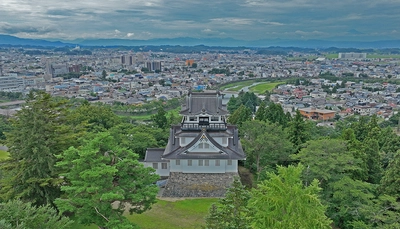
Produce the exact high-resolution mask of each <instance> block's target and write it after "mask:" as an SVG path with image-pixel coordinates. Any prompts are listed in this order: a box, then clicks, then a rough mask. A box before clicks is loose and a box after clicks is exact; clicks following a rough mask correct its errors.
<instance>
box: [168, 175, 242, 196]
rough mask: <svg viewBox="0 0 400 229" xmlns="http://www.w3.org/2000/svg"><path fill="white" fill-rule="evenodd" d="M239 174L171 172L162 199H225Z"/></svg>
mask: <svg viewBox="0 0 400 229" xmlns="http://www.w3.org/2000/svg"><path fill="white" fill-rule="evenodd" d="M235 176H237V177H238V176H239V174H238V173H177V172H171V173H170V176H169V178H168V181H167V184H166V186H165V189H164V191H163V193H162V197H223V196H225V192H226V189H227V188H229V187H230V186H231V184H232V183H233V178H234V177H235Z"/></svg>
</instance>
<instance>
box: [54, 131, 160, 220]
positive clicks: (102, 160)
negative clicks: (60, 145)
mask: <svg viewBox="0 0 400 229" xmlns="http://www.w3.org/2000/svg"><path fill="white" fill-rule="evenodd" d="M58 157H59V158H60V159H61V160H60V161H59V162H58V163H57V166H58V167H61V168H62V169H63V170H64V171H67V172H65V173H63V174H61V175H62V176H64V177H65V179H66V181H67V183H66V184H64V185H63V186H62V187H61V189H62V190H63V191H64V192H65V196H63V197H62V198H58V199H57V200H56V205H57V207H58V209H59V210H60V211H61V212H72V213H74V214H75V218H76V220H77V221H78V222H79V223H81V224H86V225H89V224H92V223H94V224H96V225H98V226H99V227H101V228H134V225H132V224H131V223H130V222H129V221H128V220H127V219H126V218H125V217H124V216H123V213H124V211H125V210H128V211H129V213H133V212H135V213H142V212H144V211H146V210H147V209H149V208H150V207H151V205H152V204H153V203H155V197H156V194H157V192H158V187H157V186H155V184H154V183H155V182H156V181H157V179H158V178H159V177H158V175H156V174H155V173H154V170H153V169H152V168H144V167H143V165H142V164H141V163H139V161H138V160H137V159H138V155H137V154H134V153H133V152H131V151H130V150H127V149H125V148H122V147H120V146H118V145H117V144H116V143H115V140H114V138H113V137H112V136H111V135H110V134H109V133H107V132H103V133H98V134H97V135H96V136H95V137H94V138H93V139H92V140H88V141H86V142H85V144H84V145H83V146H82V147H79V148H75V147H70V148H69V149H68V150H66V151H64V153H63V154H60V155H59V156H58Z"/></svg>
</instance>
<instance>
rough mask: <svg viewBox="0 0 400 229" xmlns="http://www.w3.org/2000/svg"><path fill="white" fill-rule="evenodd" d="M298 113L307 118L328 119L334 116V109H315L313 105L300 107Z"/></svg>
mask: <svg viewBox="0 0 400 229" xmlns="http://www.w3.org/2000/svg"><path fill="white" fill-rule="evenodd" d="M299 111H300V114H301V115H303V116H304V117H306V118H308V119H313V120H329V119H333V118H334V117H335V114H336V111H332V110H326V109H317V108H315V107H307V108H300V109H299Z"/></svg>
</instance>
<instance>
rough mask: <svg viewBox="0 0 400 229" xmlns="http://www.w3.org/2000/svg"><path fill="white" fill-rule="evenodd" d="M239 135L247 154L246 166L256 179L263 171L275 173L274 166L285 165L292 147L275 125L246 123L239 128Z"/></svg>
mask: <svg viewBox="0 0 400 229" xmlns="http://www.w3.org/2000/svg"><path fill="white" fill-rule="evenodd" d="M239 130H240V135H241V136H242V137H241V142H242V144H243V147H244V150H245V151H246V153H247V159H246V165H248V166H249V167H250V169H252V170H253V171H255V172H256V173H257V176H258V178H260V176H262V175H264V174H265V172H264V171H271V170H272V171H275V168H276V165H287V164H289V161H291V159H290V157H289V155H290V154H291V153H292V152H293V145H292V144H291V143H290V142H289V140H288V138H287V134H286V133H285V132H284V131H283V130H282V127H280V126H278V125H277V124H276V123H270V122H263V121H258V120H254V121H247V122H244V123H243V125H242V126H241V128H240V129H239Z"/></svg>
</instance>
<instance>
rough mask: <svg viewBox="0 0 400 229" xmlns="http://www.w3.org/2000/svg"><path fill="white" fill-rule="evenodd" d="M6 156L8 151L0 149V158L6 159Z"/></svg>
mask: <svg viewBox="0 0 400 229" xmlns="http://www.w3.org/2000/svg"><path fill="white" fill-rule="evenodd" d="M7 157H8V153H7V152H6V151H4V150H0V160H3V159H6V158H7Z"/></svg>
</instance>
